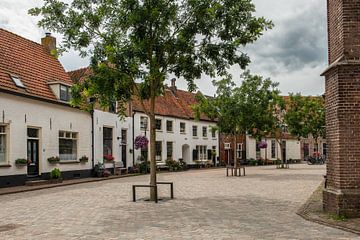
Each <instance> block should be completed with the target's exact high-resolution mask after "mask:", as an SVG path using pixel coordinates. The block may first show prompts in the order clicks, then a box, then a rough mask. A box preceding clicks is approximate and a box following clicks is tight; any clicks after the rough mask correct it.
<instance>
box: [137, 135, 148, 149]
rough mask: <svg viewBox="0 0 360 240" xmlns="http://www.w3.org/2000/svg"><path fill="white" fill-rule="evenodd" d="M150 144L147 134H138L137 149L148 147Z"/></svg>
mask: <svg viewBox="0 0 360 240" xmlns="http://www.w3.org/2000/svg"><path fill="white" fill-rule="evenodd" d="M148 144H149V140H148V139H147V138H146V137H145V136H137V137H136V138H135V142H134V145H135V149H146V148H147V146H148Z"/></svg>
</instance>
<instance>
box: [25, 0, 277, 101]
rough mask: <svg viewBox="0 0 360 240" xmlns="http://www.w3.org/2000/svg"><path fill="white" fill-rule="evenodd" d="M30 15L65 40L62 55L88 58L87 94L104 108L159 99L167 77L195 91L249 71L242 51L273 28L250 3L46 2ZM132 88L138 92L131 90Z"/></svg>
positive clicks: (171, 0)
mask: <svg viewBox="0 0 360 240" xmlns="http://www.w3.org/2000/svg"><path fill="white" fill-rule="evenodd" d="M29 12H30V14H32V15H36V16H37V15H41V16H42V17H43V18H42V19H41V20H40V22H39V25H40V26H41V27H43V28H45V29H48V30H50V31H56V32H59V33H61V34H63V36H64V41H63V44H62V47H63V49H65V50H66V49H69V48H74V49H76V50H79V51H80V52H81V54H82V55H88V54H89V55H90V56H91V58H92V61H91V66H92V69H93V72H94V74H93V77H92V79H91V81H89V83H88V85H87V86H86V89H87V90H88V94H93V95H96V96H97V97H98V99H99V100H100V101H101V102H103V103H104V104H106V103H108V102H109V96H111V97H110V98H115V99H119V100H125V99H126V98H128V97H129V95H128V94H127V93H128V92H129V90H134V91H135V93H134V94H136V95H139V96H141V98H142V99H148V98H150V97H151V95H155V96H157V95H160V94H161V93H162V91H163V88H164V81H165V79H166V78H167V76H168V74H174V75H176V76H177V77H181V78H184V79H185V80H186V81H187V83H188V87H189V90H191V91H193V90H194V89H195V88H196V86H195V84H194V80H195V79H199V78H201V76H202V74H207V75H209V76H211V77H215V76H225V75H228V69H229V67H230V66H232V65H239V66H241V67H242V68H245V67H246V66H247V65H248V63H249V61H250V60H249V57H248V56H247V55H246V54H245V53H244V52H242V50H241V47H243V46H245V45H246V44H249V43H252V42H254V41H256V40H257V39H258V38H259V36H261V34H262V32H263V31H264V30H266V29H268V28H271V27H272V23H271V21H268V20H266V19H265V18H263V17H255V16H254V15H253V13H254V12H255V6H254V4H253V3H252V1H251V0H241V1H229V0H202V1H199V0H186V1H178V0H106V1H104V0H92V1H84V0H74V1H73V2H72V3H71V4H66V3H63V2H61V1H58V0H44V6H42V7H40V8H33V9H31V10H30V11H29ZM99 63H100V64H99ZM104 79H106V81H104ZM134 82H139V83H140V85H139V88H138V89H137V87H134V89H133V88H131V87H129V86H131V84H133V85H134ZM75 90H83V88H81V89H80V88H78V89H75ZM124 90H125V91H124ZM75 95H76V93H75Z"/></svg>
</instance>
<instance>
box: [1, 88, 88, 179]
mask: <svg viewBox="0 0 360 240" xmlns="http://www.w3.org/2000/svg"><path fill="white" fill-rule="evenodd" d="M3 123H5V124H6V125H7V129H8V131H7V137H8V139H9V145H8V147H7V150H8V159H7V160H8V164H10V165H11V167H2V168H0V176H5V175H15V174H27V167H26V166H25V167H17V166H15V160H16V159H18V158H25V159H26V158H27V128H28V127H34V128H39V134H40V146H39V148H40V150H41V151H40V153H39V154H40V160H39V164H40V166H39V168H40V169H39V170H40V173H44V172H49V171H51V170H52V169H53V168H55V167H57V168H60V170H61V171H70V170H85V169H91V116H90V114H89V113H87V112H83V111H80V110H78V109H75V108H71V107H68V106H61V105H58V104H52V103H47V102H44V101H38V100H32V99H29V98H24V97H19V96H15V95H10V94H6V93H0V124H3ZM59 130H62V131H71V132H77V133H78V140H77V159H79V158H80V157H81V156H83V155H86V156H87V157H88V158H89V161H88V162H87V163H79V162H74V163H66V164H62V163H59V164H56V165H52V164H49V163H48V161H47V159H48V158H49V157H52V156H59Z"/></svg>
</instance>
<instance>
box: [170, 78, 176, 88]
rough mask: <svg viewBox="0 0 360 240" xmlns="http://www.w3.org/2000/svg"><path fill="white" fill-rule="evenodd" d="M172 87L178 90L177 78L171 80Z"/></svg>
mask: <svg viewBox="0 0 360 240" xmlns="http://www.w3.org/2000/svg"><path fill="white" fill-rule="evenodd" d="M171 87H172V88H176V78H173V79H171Z"/></svg>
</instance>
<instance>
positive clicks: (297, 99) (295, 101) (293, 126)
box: [285, 94, 325, 145]
mask: <svg viewBox="0 0 360 240" xmlns="http://www.w3.org/2000/svg"><path fill="white" fill-rule="evenodd" d="M287 106H288V107H287V108H288V109H287V113H286V117H285V120H286V124H287V125H288V128H289V131H290V133H291V134H292V135H294V136H297V137H298V138H309V137H313V138H314V140H315V143H316V145H317V143H318V140H319V138H320V137H325V106H324V99H323V98H322V97H304V96H301V95H300V94H290V99H289V102H288V104H287Z"/></svg>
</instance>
